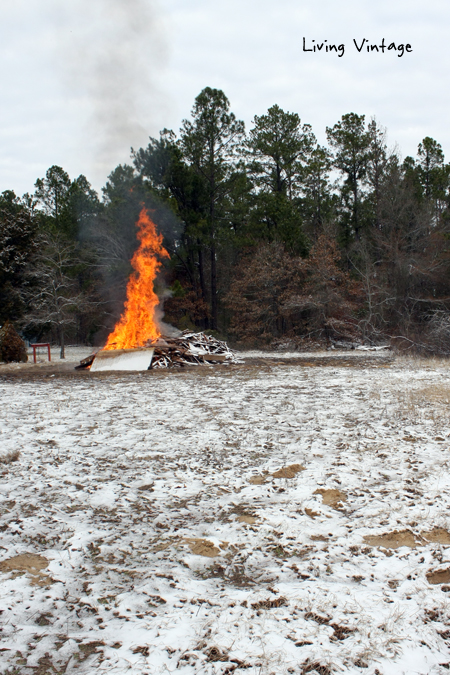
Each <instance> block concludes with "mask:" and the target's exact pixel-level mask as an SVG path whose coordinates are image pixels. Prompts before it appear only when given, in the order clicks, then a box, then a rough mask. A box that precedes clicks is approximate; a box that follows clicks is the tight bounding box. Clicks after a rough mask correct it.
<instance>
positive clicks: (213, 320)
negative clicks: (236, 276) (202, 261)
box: [211, 234, 217, 330]
mask: <svg viewBox="0 0 450 675" xmlns="http://www.w3.org/2000/svg"><path fill="white" fill-rule="evenodd" d="M211 328H212V329H213V330H217V266H216V245H215V242H214V235H213V234H212V235H211Z"/></svg>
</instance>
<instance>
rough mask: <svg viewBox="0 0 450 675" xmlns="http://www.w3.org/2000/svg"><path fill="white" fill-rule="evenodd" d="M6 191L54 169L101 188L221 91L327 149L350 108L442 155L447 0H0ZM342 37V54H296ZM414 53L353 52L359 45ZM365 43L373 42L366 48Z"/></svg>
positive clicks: (406, 148)
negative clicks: (434, 145) (302, 125)
mask: <svg viewBox="0 0 450 675" xmlns="http://www.w3.org/2000/svg"><path fill="white" fill-rule="evenodd" d="M0 9H1V14H0V18H1V20H0V82H1V85H0V86H1V108H0V192H1V191H3V190H6V189H13V190H15V191H16V193H17V194H22V193H23V192H26V191H30V192H31V191H33V185H34V182H35V180H36V178H38V177H41V176H43V175H44V174H45V171H46V169H47V168H48V167H50V166H51V165H53V164H58V165H60V166H62V167H63V168H64V169H65V170H66V171H67V172H68V173H69V174H70V176H71V178H76V177H77V176H78V175H79V174H80V173H83V174H85V175H86V176H87V178H88V179H89V180H90V181H91V182H92V183H93V185H94V187H95V188H96V189H100V188H101V186H102V185H103V184H104V182H105V180H106V176H107V175H108V173H110V171H111V170H112V169H113V168H114V167H115V166H116V165H117V164H118V163H120V162H127V161H129V155H130V147H131V146H133V147H139V146H141V145H146V143H147V138H148V136H149V135H153V136H156V135H157V134H158V132H159V130H160V129H162V128H163V127H168V128H173V129H174V130H178V128H179V126H180V123H181V120H182V119H183V118H184V117H188V116H189V112H190V110H191V108H192V104H193V101H194V98H195V96H196V95H197V94H198V93H199V92H200V91H201V90H202V89H203V88H204V87H205V86H211V87H216V88H220V89H223V90H224V91H225V93H226V95H227V96H228V98H229V99H230V102H231V108H232V110H233V111H234V112H235V113H236V115H237V116H238V117H239V118H241V119H243V120H245V122H246V126H247V128H249V127H250V126H251V121H252V118H253V117H254V115H255V114H256V115H260V114H263V113H264V112H266V110H267V108H268V107H270V106H271V105H273V104H274V103H277V104H279V105H280V106H281V107H282V108H283V109H285V110H288V111H293V112H298V113H299V114H300V116H301V118H302V121H303V122H308V123H310V124H311V125H312V127H313V130H314V132H315V134H316V136H317V137H318V139H319V141H320V142H322V143H325V140H326V137H325V128H326V126H332V125H333V124H335V122H337V121H338V120H339V118H340V117H341V116H342V115H343V114H345V113H348V112H356V113H358V114H365V115H366V116H367V119H369V118H370V117H372V116H376V118H377V120H378V121H379V123H380V124H382V125H384V126H386V127H387V130H388V142H389V144H390V145H394V144H395V143H397V144H398V146H399V148H400V151H401V153H402V155H403V156H406V155H407V154H413V155H414V154H415V153H416V149H417V144H418V143H419V142H420V141H421V140H422V138H423V137H424V136H432V137H433V138H435V139H436V140H437V141H438V142H440V143H441V144H442V146H443V149H444V152H445V153H446V155H447V160H450V125H449V123H448V120H449V115H448V112H449V109H450V87H449V84H448V73H449V66H450V50H449V48H448V34H449V29H450V3H448V1H447V0H428V1H427V2H423V0H421V2H419V1H418V0H378V1H377V2H374V1H373V0H340V2H337V1H336V0H308V1H306V0H278V1H277V2H274V1H273V0H270V1H269V0H214V2H212V1H211V0H159V2H157V1H156V0H71V1H70V2H68V1H67V0H0ZM303 38H305V39H306V46H307V47H308V48H310V47H311V46H312V45H313V40H315V43H316V44H317V43H321V42H323V41H325V40H327V43H326V44H333V43H334V44H336V45H340V44H344V45H345V52H344V54H343V56H342V57H339V56H338V55H337V54H336V53H335V52H328V53H327V52H324V51H323V50H322V51H321V52H317V51H316V52H315V53H314V52H304V51H303ZM364 38H366V39H367V40H368V41H369V44H377V45H379V44H380V43H381V40H382V38H385V42H386V43H387V44H388V45H389V44H391V43H392V42H394V43H395V44H396V46H398V45H400V44H403V45H405V44H406V43H409V44H410V45H411V48H412V52H410V53H404V54H403V56H402V57H399V56H398V54H399V52H398V51H394V50H391V51H386V52H385V53H384V54H383V53H377V52H375V51H373V52H371V53H367V51H366V50H365V46H364V48H363V50H362V51H361V53H358V51H357V50H356V48H355V46H354V43H353V39H355V40H356V41H357V42H358V44H360V43H361V41H362V40H363V39H364ZM366 44H367V43H366Z"/></svg>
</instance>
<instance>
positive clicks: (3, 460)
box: [0, 450, 20, 464]
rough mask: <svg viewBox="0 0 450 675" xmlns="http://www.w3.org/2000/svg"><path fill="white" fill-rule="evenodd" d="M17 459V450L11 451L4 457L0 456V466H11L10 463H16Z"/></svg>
mask: <svg viewBox="0 0 450 675" xmlns="http://www.w3.org/2000/svg"><path fill="white" fill-rule="evenodd" d="M19 457H20V452H19V450H11V451H10V452H7V453H6V455H0V464H11V462H16V461H17V460H18V459H19Z"/></svg>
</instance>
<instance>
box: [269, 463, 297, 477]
mask: <svg viewBox="0 0 450 675" xmlns="http://www.w3.org/2000/svg"><path fill="white" fill-rule="evenodd" d="M304 470H305V467H304V466H302V465H301V464H291V465H290V466H285V467H283V468H282V469H279V470H278V471H275V473H273V474H272V476H273V477H274V478H295V476H296V475H297V474H298V473H300V471H304Z"/></svg>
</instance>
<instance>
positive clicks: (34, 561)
mask: <svg viewBox="0 0 450 675" xmlns="http://www.w3.org/2000/svg"><path fill="white" fill-rule="evenodd" d="M47 567H48V560H47V558H44V556H42V555H36V554H35V553H22V554H21V555H16V556H14V558H8V559H7V560H3V561H2V562H0V571H1V572H5V573H8V572H15V573H16V574H15V576H19V575H22V574H26V573H28V574H29V575H30V576H31V583H32V584H33V585H34V586H46V585H47V584H51V583H53V579H52V578H51V577H49V576H47V575H46V574H43V573H42V570H45V569H46V568H47Z"/></svg>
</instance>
